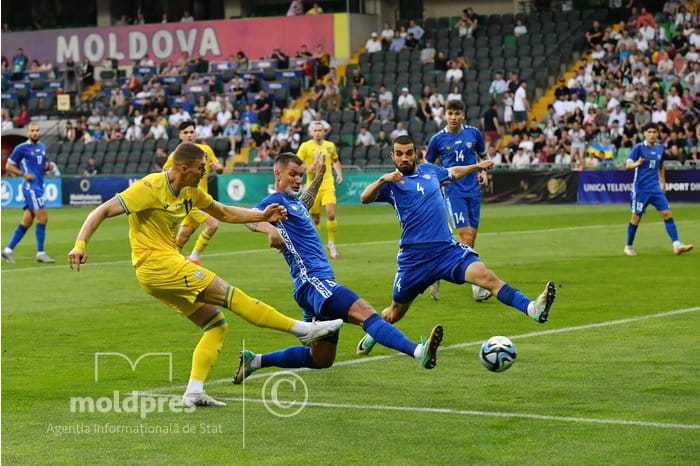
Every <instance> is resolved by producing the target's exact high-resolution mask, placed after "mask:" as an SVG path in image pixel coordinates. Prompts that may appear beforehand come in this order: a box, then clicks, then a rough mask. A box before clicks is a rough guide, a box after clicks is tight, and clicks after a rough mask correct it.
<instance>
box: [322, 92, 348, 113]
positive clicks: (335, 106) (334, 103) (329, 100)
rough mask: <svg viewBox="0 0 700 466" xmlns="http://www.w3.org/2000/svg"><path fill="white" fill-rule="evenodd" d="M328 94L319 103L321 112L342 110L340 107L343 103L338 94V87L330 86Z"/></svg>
mask: <svg viewBox="0 0 700 466" xmlns="http://www.w3.org/2000/svg"><path fill="white" fill-rule="evenodd" d="M326 89H327V92H326V93H325V94H324V96H323V97H322V98H321V101H320V103H319V110H321V111H327V112H333V111H336V110H340V106H341V104H342V103H343V101H342V99H341V97H340V94H339V93H338V87H337V86H328V87H327V88H326Z"/></svg>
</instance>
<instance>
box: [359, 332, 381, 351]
mask: <svg viewBox="0 0 700 466" xmlns="http://www.w3.org/2000/svg"><path fill="white" fill-rule="evenodd" d="M376 343H377V341H376V340H375V339H374V338H372V335H370V334H369V333H365V336H364V337H362V339H361V340H360V342H359V343H358V344H357V350H356V353H357V354H358V355H360V356H367V355H368V354H369V352H370V351H372V348H374V345H375V344H376Z"/></svg>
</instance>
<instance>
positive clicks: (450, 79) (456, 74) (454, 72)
mask: <svg viewBox="0 0 700 466" xmlns="http://www.w3.org/2000/svg"><path fill="white" fill-rule="evenodd" d="M462 78H464V72H463V71H462V68H460V67H459V63H458V62H457V61H455V60H452V66H451V68H450V69H449V70H447V73H445V82H446V83H448V84H456V83H461V82H462Z"/></svg>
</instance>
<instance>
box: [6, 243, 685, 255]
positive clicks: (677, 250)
mask: <svg viewBox="0 0 700 466" xmlns="http://www.w3.org/2000/svg"><path fill="white" fill-rule="evenodd" d="M692 250H693V245H692V244H683V243H680V244H679V245H678V246H677V247H674V248H673V252H674V253H675V254H683V253H684V252H688V251H692ZM4 256H5V255H4V254H3V257H4Z"/></svg>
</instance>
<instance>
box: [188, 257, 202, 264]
mask: <svg viewBox="0 0 700 466" xmlns="http://www.w3.org/2000/svg"><path fill="white" fill-rule="evenodd" d="M187 260H188V261H190V262H192V263H193V264H195V265H202V261H201V260H199V259H195V258H193V257H192V256H189V257H188V258H187Z"/></svg>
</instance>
